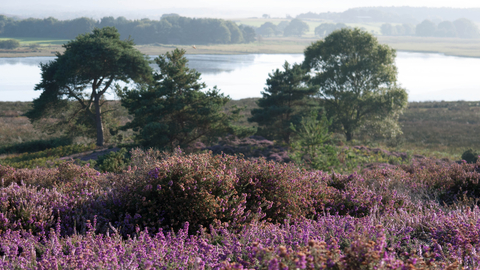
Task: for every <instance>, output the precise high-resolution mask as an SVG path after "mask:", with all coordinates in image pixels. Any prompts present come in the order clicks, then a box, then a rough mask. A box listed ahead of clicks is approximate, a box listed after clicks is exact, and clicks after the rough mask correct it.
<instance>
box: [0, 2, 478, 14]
mask: <svg viewBox="0 0 480 270" xmlns="http://www.w3.org/2000/svg"><path fill="white" fill-rule="evenodd" d="M366 6H417V7H420V6H427V7H455V8H472V7H477V8H478V7H480V1H478V0H477V1H473V0H469V1H467V0H456V1H452V0H449V1H445V0H436V1H431V0H394V1H385V0H364V1H358V0H321V1H320V0H240V1H232V0H168V1H167V0H135V1H132V0H81V1H79V0H42V1H38V0H0V13H8V14H13V15H20V16H53V17H58V16H57V15H60V14H63V16H65V15H68V14H71V15H75V14H77V15H78V14H84V15H86V16H88V15H90V17H101V16H106V15H108V16H110V15H111V16H120V15H123V16H127V17H128V16H135V17H138V16H140V17H141V16H142V14H144V15H145V16H144V17H151V16H156V15H161V14H163V13H169V12H176V13H179V14H180V15H183V16H194V17H223V18H235V17H260V16H261V15H262V14H265V13H267V14H270V15H271V16H273V17H285V15H286V14H289V15H291V16H295V15H298V14H299V13H304V12H308V11H311V12H316V13H318V12H326V11H332V12H338V11H344V10H346V9H348V8H352V7H366ZM40 14H43V15H40Z"/></svg>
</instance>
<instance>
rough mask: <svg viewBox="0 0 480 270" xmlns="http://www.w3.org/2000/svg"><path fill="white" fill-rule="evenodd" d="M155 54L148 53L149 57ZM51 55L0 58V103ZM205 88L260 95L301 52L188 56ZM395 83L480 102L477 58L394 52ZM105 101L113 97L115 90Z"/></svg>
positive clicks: (36, 78) (28, 87) (30, 81)
mask: <svg viewBox="0 0 480 270" xmlns="http://www.w3.org/2000/svg"><path fill="white" fill-rule="evenodd" d="M153 57H154V56H152V58H153ZM53 59H54V57H26V58H0V93H1V94H0V101H31V100H33V98H36V97H38V96H39V95H40V92H39V91H34V90H33V88H34V86H35V84H37V83H39V82H40V68H39V66H38V65H39V63H40V62H43V63H45V62H48V61H51V60H53ZM187 59H188V60H189V63H188V65H189V67H190V68H194V69H196V70H197V71H199V72H200V73H201V74H202V76H201V79H202V81H204V82H205V83H206V84H207V87H208V88H212V87H213V86H215V85H216V86H217V87H218V88H219V89H220V91H221V92H222V93H224V94H225V95H229V96H230V97H231V98H232V99H242V98H248V97H261V91H262V90H263V88H264V87H265V81H266V79H267V77H268V73H271V72H272V70H273V69H277V68H279V69H281V68H282V65H283V63H284V62H285V61H288V62H289V63H294V62H297V63H298V62H301V61H303V54H247V55H187ZM396 65H397V67H398V82H399V83H400V84H401V86H402V87H404V88H406V89H407V91H408V93H409V101H433V100H435V101H440V100H445V101H455V100H468V101H477V100H480V81H479V80H478V74H477V73H478V70H477V67H479V66H480V58H464V57H455V56H445V55H441V54H432V53H410V52H397V58H396ZM107 98H108V99H113V98H115V97H114V96H113V94H110V95H109V96H107Z"/></svg>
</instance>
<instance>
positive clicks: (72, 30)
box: [0, 14, 255, 44]
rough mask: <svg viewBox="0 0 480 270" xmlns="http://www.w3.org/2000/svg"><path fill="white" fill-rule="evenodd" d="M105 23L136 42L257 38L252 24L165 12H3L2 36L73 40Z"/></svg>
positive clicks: (204, 41)
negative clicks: (20, 15) (67, 15)
mask: <svg viewBox="0 0 480 270" xmlns="http://www.w3.org/2000/svg"><path fill="white" fill-rule="evenodd" d="M105 26H114V27H116V28H117V29H118V32H119V33H120V35H121V37H122V39H126V38H128V37H131V38H133V40H135V43H137V44H151V43H162V44H214V43H215V44H219V43H220V44H229V43H244V42H245V43H248V42H252V41H254V40H255V30H254V29H253V28H252V27H249V26H244V25H240V26H238V25H236V24H235V23H234V22H232V21H228V20H222V19H207V18H187V17H181V16H178V15H176V14H168V15H164V16H162V18H161V19H160V20H150V19H142V20H128V19H126V18H125V17H118V18H114V17H104V18H102V19H100V20H98V21H97V20H94V19H90V18H85V17H83V18H77V19H73V20H64V21H62V20H58V19H55V18H53V17H49V18H46V19H35V18H29V19H25V20H15V19H13V18H9V17H6V16H4V15H0V37H1V36H3V37H39V38H61V39H73V38H75V37H76V36H78V35H79V34H83V33H89V32H91V31H92V30H93V29H94V28H102V27H105Z"/></svg>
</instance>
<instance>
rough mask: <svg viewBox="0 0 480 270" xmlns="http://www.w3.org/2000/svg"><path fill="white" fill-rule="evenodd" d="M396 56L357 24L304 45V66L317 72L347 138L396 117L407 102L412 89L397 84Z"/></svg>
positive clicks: (331, 110) (335, 122)
mask: <svg viewBox="0 0 480 270" xmlns="http://www.w3.org/2000/svg"><path fill="white" fill-rule="evenodd" d="M395 55H396V53H395V50H394V49H392V48H390V47H388V46H387V45H381V44H379V43H378V41H377V39H376V38H375V37H374V36H373V35H371V34H370V33H368V32H366V31H362V30H360V29H358V28H355V29H341V30H337V31H334V32H333V33H332V34H330V35H329V36H327V37H326V38H325V40H320V41H317V42H316V43H313V44H312V45H310V46H309V47H307V49H306V50H305V60H304V63H303V65H304V67H305V68H307V69H309V70H310V71H311V72H312V73H314V75H313V76H312V79H311V83H312V84H313V85H317V87H318V88H317V89H318V91H319V94H320V98H321V99H322V101H323V103H324V108H325V110H326V112H327V116H328V118H329V119H332V120H333V125H334V127H335V128H337V129H339V130H342V131H343V132H344V133H345V135H346V138H347V140H351V139H352V136H353V134H354V132H355V131H356V130H358V128H360V127H361V126H362V125H364V124H366V123H368V122H371V121H376V122H378V121H387V122H392V119H393V118H396V117H398V115H399V113H401V112H402V110H403V109H404V108H405V107H406V106H407V93H406V91H405V90H404V89H402V88H400V87H398V86H397V83H396V82H397V68H396V66H395ZM395 123H397V122H396V121H395ZM389 126H390V127H391V126H392V125H389Z"/></svg>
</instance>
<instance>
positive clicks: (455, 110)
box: [230, 98, 480, 160]
mask: <svg viewBox="0 0 480 270" xmlns="http://www.w3.org/2000/svg"><path fill="white" fill-rule="evenodd" d="M256 100H258V98H249V99H241V100H233V101H231V102H230V105H237V106H238V107H246V108H247V110H246V111H245V113H244V118H243V119H241V120H240V121H239V122H238V124H242V125H249V126H252V125H253V124H252V123H249V122H248V121H247V118H248V117H250V110H252V109H254V108H258V106H257V105H256ZM399 122H400V125H401V127H402V131H403V135H401V136H400V137H398V138H397V139H395V140H383V139H376V140H370V141H365V138H362V137H361V136H360V137H359V136H357V137H356V138H355V139H356V140H357V141H356V142H355V143H356V144H367V145H370V146H373V147H376V146H382V147H386V148H390V149H391V150H395V151H409V152H413V153H416V154H420V155H426V156H435V157H437V158H443V157H447V158H450V159H453V160H459V159H460V156H461V155H462V153H463V152H464V151H465V150H467V149H469V148H472V149H478V150H480V137H479V136H478V134H480V102H465V101H452V102H410V103H409V104H408V108H407V110H406V111H405V113H404V114H403V115H402V116H401V117H400V119H399Z"/></svg>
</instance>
